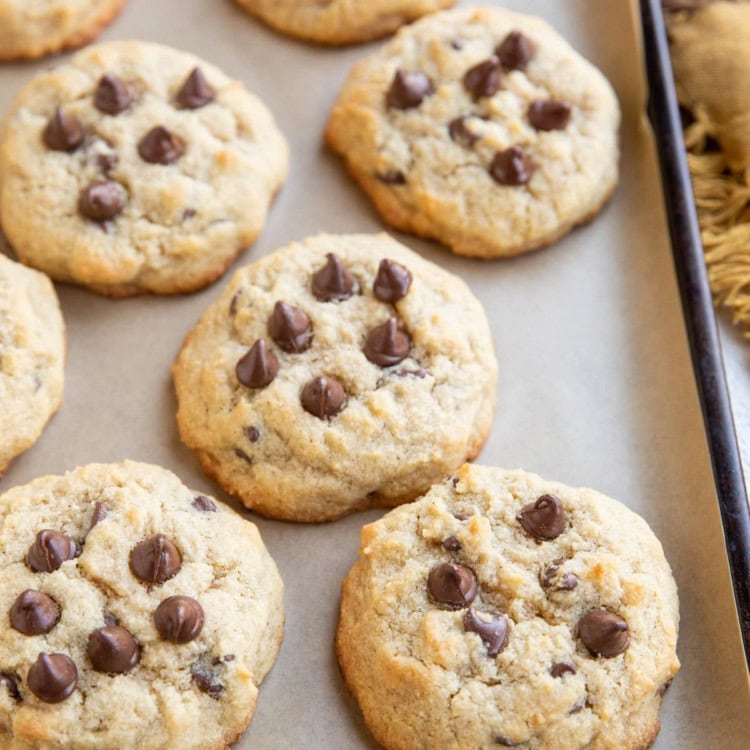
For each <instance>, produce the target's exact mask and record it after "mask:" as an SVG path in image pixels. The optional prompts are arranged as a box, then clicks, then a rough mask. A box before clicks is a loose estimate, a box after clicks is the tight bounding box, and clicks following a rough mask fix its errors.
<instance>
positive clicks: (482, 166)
mask: <svg viewBox="0 0 750 750" xmlns="http://www.w3.org/2000/svg"><path fill="white" fill-rule="evenodd" d="M619 121H620V112H619V106H618V103H617V99H616V97H615V94H614V92H613V90H612V87H611V86H610V85H609V83H608V82H607V80H606V79H605V78H604V76H603V75H602V74H601V73H600V72H599V71H598V70H597V69H596V68H594V66H593V65H591V64H590V63H588V62H587V61H586V60H584V59H583V58H582V57H581V56H580V55H579V54H578V53H577V52H575V51H574V50H573V49H572V48H571V47H570V45H569V44H568V43H567V42H566V41H565V40H564V39H562V37H560V36H559V34H557V32H556V31H554V29H552V28H551V27H550V26H549V25H548V24H547V23H545V22H544V21H542V20H541V19H539V18H534V17H531V16H525V15H520V14H517V13H511V12H510V11H506V10H502V9H499V8H479V9H470V8H468V9H460V10H455V11H444V12H441V13H436V14H433V15H430V16H428V17H427V18H424V19H422V20H421V21H418V22H417V23H415V24H413V25H412V26H408V27H406V28H404V29H402V30H401V31H400V32H399V33H398V34H397V36H396V37H395V38H394V39H393V40H392V41H391V42H389V43H388V44H386V45H385V46H384V47H383V48H382V49H380V50H379V51H378V52H376V53H375V54H373V55H371V56H370V57H368V58H367V59H365V60H364V61H362V62H360V63H359V64H357V65H356V66H355V67H354V68H353V69H352V71H351V73H350V75H349V78H348V80H347V82H346V84H345V85H344V87H343V89H342V91H341V93H340V94H339V97H338V100H337V102H336V104H335V106H334V108H333V110H332V112H331V116H330V119H329V122H328V127H327V130H326V139H327V141H328V143H329V144H330V145H331V147H332V148H333V149H334V150H335V151H337V152H339V153H340V154H342V155H343V157H344V159H345V162H346V166H347V167H348V169H349V171H350V172H351V174H352V175H353V176H354V178H355V179H356V180H357V181H358V182H359V183H360V185H361V186H362V187H363V188H364V189H365V191H366V192H367V193H368V194H369V195H370V197H371V198H372V199H373V201H374V202H375V205H376V206H377V208H378V210H379V211H380V213H381V214H382V216H383V218H384V219H385V220H386V221H387V222H388V223H390V224H392V225H393V226H395V227H398V228H399V229H403V230H405V231H410V232H414V233H416V234H420V235H423V236H426V237H432V238H434V239H437V240H440V241H441V242H443V243H445V244H446V245H448V246H449V247H450V248H451V249H452V250H453V251H454V252H457V253H460V254H463V255H474V256H480V257H497V256H505V255H513V254H516V253H520V252H524V251H526V250H531V249H534V248H537V247H540V246H542V245H545V244H548V243H550V242H553V241H554V240H556V239H557V238H559V237H560V236H561V235H563V234H565V233H566V232H568V231H569V230H570V229H571V228H572V227H573V226H575V225H576V224H579V223H581V222H582V221H585V220H586V219H588V218H590V217H592V216H593V215H594V214H595V213H596V212H597V211H598V210H599V208H600V207H601V206H602V204H603V203H604V201H605V200H606V198H607V197H608V196H609V195H610V194H611V192H612V190H613V189H614V187H615V184H616V182H617V172H618V135H617V133H618V126H619Z"/></svg>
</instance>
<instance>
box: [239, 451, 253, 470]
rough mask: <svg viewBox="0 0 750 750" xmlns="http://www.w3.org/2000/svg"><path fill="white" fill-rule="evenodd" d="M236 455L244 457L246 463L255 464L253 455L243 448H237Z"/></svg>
mask: <svg viewBox="0 0 750 750" xmlns="http://www.w3.org/2000/svg"><path fill="white" fill-rule="evenodd" d="M234 455H235V456H237V458H240V459H242V460H243V461H244V462H245V463H246V464H250V465H251V466H252V465H253V458H252V456H249V455H248V454H247V453H245V451H243V450H242V448H235V449H234Z"/></svg>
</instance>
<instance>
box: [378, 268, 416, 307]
mask: <svg viewBox="0 0 750 750" xmlns="http://www.w3.org/2000/svg"><path fill="white" fill-rule="evenodd" d="M411 282H412V275H411V271H409V269H408V268H406V266H402V265H401V264H400V263H396V261H395V260H389V259H388V258H383V260H381V261H380V265H379V266H378V273H377V275H376V276H375V281H374V282H373V285H372V291H373V292H374V293H375V296H376V297H377V298H378V299H379V300H380V301H381V302H391V303H392V302H398V301H399V300H400V299H403V298H404V297H406V295H407V294H408V293H409V289H410V288H411Z"/></svg>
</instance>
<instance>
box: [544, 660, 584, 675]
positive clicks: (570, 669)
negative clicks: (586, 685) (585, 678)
mask: <svg viewBox="0 0 750 750" xmlns="http://www.w3.org/2000/svg"><path fill="white" fill-rule="evenodd" d="M577 671H578V670H577V669H576V668H575V667H574V666H573V665H572V664H571V663H570V662H569V661H561V662H558V663H557V664H553V665H552V668H551V669H550V671H549V673H550V674H551V675H552V676H553V677H556V678H557V677H563V676H564V675H566V674H576V672H577Z"/></svg>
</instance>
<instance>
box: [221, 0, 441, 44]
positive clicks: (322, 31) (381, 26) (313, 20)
mask: <svg viewBox="0 0 750 750" xmlns="http://www.w3.org/2000/svg"><path fill="white" fill-rule="evenodd" d="M236 2H237V3H238V4H239V5H241V6H242V7H243V8H245V10H247V11H248V12H250V13H252V14H253V15H255V16H257V17H258V18H260V19H261V20H263V21H265V22H266V23H267V24H268V25H269V26H272V27H273V28H275V29H276V30H277V31H280V32H281V33H283V34H289V35H290V36H296V37H299V38H301V39H307V40H309V41H312V42H318V43H320V44H356V43H358V42H367V41H369V40H371V39H378V38H379V37H382V36H386V35H387V34H392V33H393V32H394V31H396V29H398V28H399V26H402V25H403V24H405V23H410V22H411V21H414V20H415V19H417V18H420V17H421V16H424V15H425V14H427V13H432V12H434V11H436V10H441V9H442V8H449V7H450V6H451V5H453V4H454V3H455V2H456V0H366V1H363V0H359V2H351V0H324V1H323V2H321V0H236Z"/></svg>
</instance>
